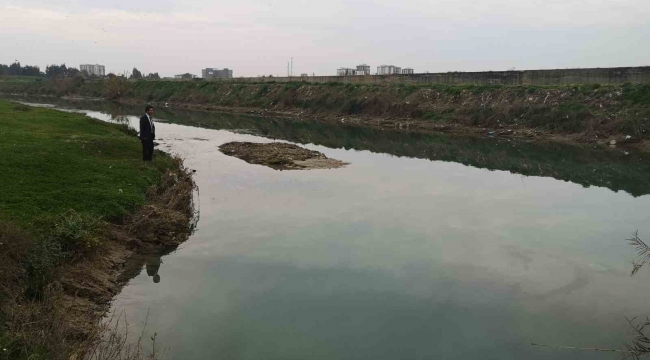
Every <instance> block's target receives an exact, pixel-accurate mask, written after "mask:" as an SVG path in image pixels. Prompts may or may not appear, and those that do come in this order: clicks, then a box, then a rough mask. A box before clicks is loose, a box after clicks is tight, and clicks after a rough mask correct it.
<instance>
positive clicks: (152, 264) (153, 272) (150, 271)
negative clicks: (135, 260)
mask: <svg viewBox="0 0 650 360" xmlns="http://www.w3.org/2000/svg"><path fill="white" fill-rule="evenodd" d="M160 264H162V257H161V256H152V257H150V258H149V259H147V275H149V276H153V282H154V283H156V284H158V283H159V282H160V275H158V270H160Z"/></svg>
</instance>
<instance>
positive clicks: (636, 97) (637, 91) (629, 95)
mask: <svg viewBox="0 0 650 360" xmlns="http://www.w3.org/2000/svg"><path fill="white" fill-rule="evenodd" d="M623 98H624V99H625V100H628V101H630V102H631V103H633V104H646V105H647V104H650V84H639V85H632V84H629V83H626V84H623Z"/></svg>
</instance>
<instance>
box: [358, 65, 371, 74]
mask: <svg viewBox="0 0 650 360" xmlns="http://www.w3.org/2000/svg"><path fill="white" fill-rule="evenodd" d="M357 75H370V65H366V64H361V65H357Z"/></svg>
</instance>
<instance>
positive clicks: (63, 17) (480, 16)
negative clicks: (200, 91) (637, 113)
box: [0, 0, 650, 76]
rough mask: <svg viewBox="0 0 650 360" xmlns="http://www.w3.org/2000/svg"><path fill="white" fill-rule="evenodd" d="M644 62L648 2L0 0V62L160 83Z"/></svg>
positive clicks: (648, 53) (647, 57)
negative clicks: (218, 75) (213, 76)
mask: <svg viewBox="0 0 650 360" xmlns="http://www.w3.org/2000/svg"><path fill="white" fill-rule="evenodd" d="M292 56H293V58H294V74H295V75H298V74H300V73H309V74H312V73H315V74H316V75H335V74H336V69H337V68H339V67H354V66H356V65H358V64H360V63H363V62H365V63H368V64H369V65H371V67H372V69H373V72H374V71H375V70H376V67H377V66H378V65H381V64H391V65H396V66H401V67H412V68H414V69H415V71H416V72H426V71H429V72H444V71H484V70H507V69H511V68H516V69H518V70H524V69H552V68H570V67H614V66H640V65H650V0H525V1H522V0H399V1H398V0H329V1H324V0H319V1H315V0H283V1H278V0H236V1H235V0H230V1H222V0H192V1H188V0H186V1H180V0H110V1H109V0H102V1H98V0H58V1H52V0H0V63H4V64H8V63H11V62H13V61H14V60H19V61H20V62H21V63H22V64H23V65H25V64H27V65H39V66H40V67H41V69H42V70H44V68H45V65H47V64H53V63H54V64H61V63H66V64H67V65H69V66H74V67H79V64H82V63H99V64H103V65H105V66H106V70H107V72H115V73H121V72H123V71H125V70H131V69H132V68H133V67H137V68H138V69H140V70H141V71H143V72H146V73H149V72H159V73H160V74H161V75H162V76H172V75H174V74H179V73H185V72H191V73H193V74H198V75H200V73H201V69H202V68H205V67H217V68H223V67H228V68H230V69H234V75H235V76H256V75H269V74H273V75H286V72H287V61H288V60H289V58H290V57H292Z"/></svg>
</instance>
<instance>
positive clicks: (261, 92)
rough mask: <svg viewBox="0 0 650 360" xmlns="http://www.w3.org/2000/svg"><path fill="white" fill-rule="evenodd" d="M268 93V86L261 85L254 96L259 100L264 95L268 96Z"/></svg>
mask: <svg viewBox="0 0 650 360" xmlns="http://www.w3.org/2000/svg"><path fill="white" fill-rule="evenodd" d="M268 92H269V86H268V85H267V84H263V85H261V86H260V89H259V90H258V91H257V93H256V94H255V98H256V99H259V98H261V97H263V96H264V95H266V94H268Z"/></svg>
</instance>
